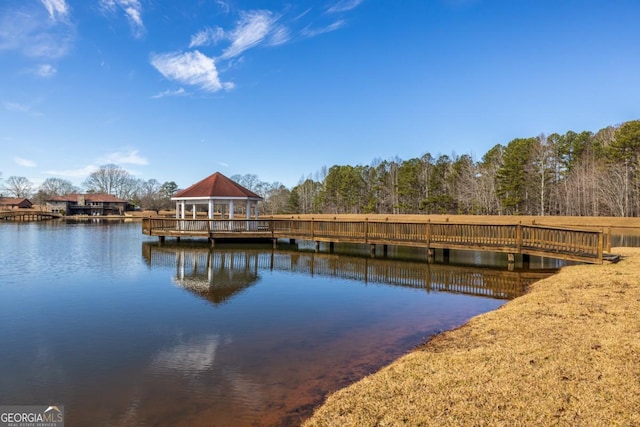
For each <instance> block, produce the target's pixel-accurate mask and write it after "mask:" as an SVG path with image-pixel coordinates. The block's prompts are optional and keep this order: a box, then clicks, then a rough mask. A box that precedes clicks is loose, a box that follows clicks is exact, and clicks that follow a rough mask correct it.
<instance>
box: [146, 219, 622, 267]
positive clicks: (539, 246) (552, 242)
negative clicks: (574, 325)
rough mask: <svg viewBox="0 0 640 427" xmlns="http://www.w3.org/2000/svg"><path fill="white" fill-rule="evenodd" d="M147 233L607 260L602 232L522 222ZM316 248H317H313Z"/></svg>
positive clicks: (184, 227) (208, 223) (257, 226)
mask: <svg viewBox="0 0 640 427" xmlns="http://www.w3.org/2000/svg"><path fill="white" fill-rule="evenodd" d="M142 232H143V234H146V235H148V236H158V237H159V238H160V241H163V240H164V238H165V237H175V238H181V237H201V238H207V239H209V240H210V241H211V242H212V243H214V242H215V241H216V240H228V239H233V240H242V239H271V240H273V242H274V244H275V242H276V241H277V239H290V240H296V239H297V240H307V241H313V242H316V245H318V244H319V242H328V243H330V244H333V243H356V244H368V245H371V247H372V249H373V248H375V245H383V246H385V247H386V246H388V245H390V246H410V247H420V248H427V249H428V250H429V254H430V256H431V255H432V251H433V249H444V250H445V251H446V250H449V249H458V250H471V251H488V252H502V253H507V254H509V260H510V261H512V260H513V256H514V255H516V254H518V255H524V256H529V255H535V256H543V257H549V258H557V259H563V260H570V261H579V262H587V263H595V264H601V263H602V262H603V261H604V260H606V259H608V258H611V257H610V256H609V254H608V252H610V243H609V242H610V239H609V236H608V235H607V234H606V233H605V232H604V231H603V230H592V229H591V230H590V229H577V228H560V227H549V226H540V225H525V224H501V225H496V224H462V223H448V222H447V223H435V222H394V221H368V220H364V221H343V220H313V219H310V220H308V219H264V220H255V219H254V220H247V219H241V220H239V219H233V220H229V219H227V220H210V219H176V218H144V219H143V222H142ZM316 247H317V246H316Z"/></svg>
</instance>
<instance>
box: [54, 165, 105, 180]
mask: <svg viewBox="0 0 640 427" xmlns="http://www.w3.org/2000/svg"><path fill="white" fill-rule="evenodd" d="M97 170H98V166H96V165H87V166H85V167H83V168H80V169H63V170H48V171H44V173H45V174H47V175H53V176H64V177H67V178H84V177H87V176H89V175H91V174H92V173H93V172H95V171H97Z"/></svg>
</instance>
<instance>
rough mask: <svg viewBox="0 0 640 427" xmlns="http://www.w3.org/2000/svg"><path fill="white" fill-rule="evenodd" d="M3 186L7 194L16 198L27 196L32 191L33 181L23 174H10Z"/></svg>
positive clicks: (29, 195)
mask: <svg viewBox="0 0 640 427" xmlns="http://www.w3.org/2000/svg"><path fill="white" fill-rule="evenodd" d="M3 188H4V190H5V191H6V192H7V193H8V194H9V195H11V196H13V197H18V198H28V197H31V195H32V193H33V183H32V182H31V181H29V180H28V179H27V178H25V177H23V176H10V177H9V178H7V182H6V183H5V184H4V186H3Z"/></svg>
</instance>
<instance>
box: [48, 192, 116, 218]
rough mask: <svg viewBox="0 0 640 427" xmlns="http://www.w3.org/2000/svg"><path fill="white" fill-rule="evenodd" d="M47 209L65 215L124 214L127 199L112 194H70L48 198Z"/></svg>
mask: <svg viewBox="0 0 640 427" xmlns="http://www.w3.org/2000/svg"><path fill="white" fill-rule="evenodd" d="M46 203H47V210H48V211H50V212H53V213H61V214H63V215H92V216H96V215H122V214H123V213H124V211H125V209H126V208H127V201H126V200H122V199H119V198H118V197H116V196H112V195H111V194H68V195H66V196H56V197H52V198H50V199H48V200H47V201H46Z"/></svg>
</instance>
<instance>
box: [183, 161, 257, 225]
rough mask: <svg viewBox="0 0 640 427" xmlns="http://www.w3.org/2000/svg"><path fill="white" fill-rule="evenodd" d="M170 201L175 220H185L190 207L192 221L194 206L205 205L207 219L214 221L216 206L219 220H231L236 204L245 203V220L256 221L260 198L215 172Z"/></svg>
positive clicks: (194, 214)
mask: <svg viewBox="0 0 640 427" xmlns="http://www.w3.org/2000/svg"><path fill="white" fill-rule="evenodd" d="M171 200H175V202H176V218H178V219H185V211H186V206H187V205H191V211H192V215H193V219H196V206H198V205H207V212H208V215H207V218H208V219H214V212H215V208H216V206H217V207H218V208H219V209H220V212H221V219H225V216H226V218H228V219H233V217H234V215H233V214H234V212H235V206H236V204H242V203H245V206H246V219H251V217H252V215H254V216H255V219H258V202H259V201H261V200H262V197H260V196H258V195H257V194H256V193H254V192H253V191H251V190H248V189H246V188H244V187H243V186H242V185H240V184H238V183H237V182H235V181H232V180H231V179H229V178H227V177H226V176H224V175H222V174H221V173H220V172H216V173H214V174H213V175H210V176H208V177H206V178H205V179H203V180H202V181H200V182H197V183H195V184H193V185H192V186H191V187H189V188H187V189H185V190H182V191H179V192H177V193H176V194H175V195H174V196H173V197H172V198H171Z"/></svg>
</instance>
